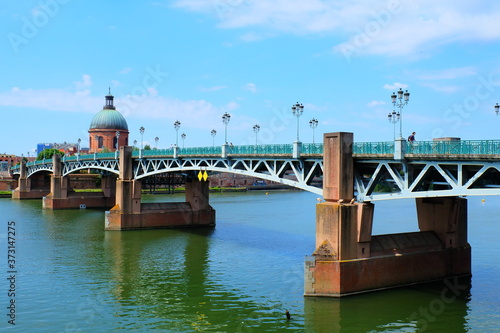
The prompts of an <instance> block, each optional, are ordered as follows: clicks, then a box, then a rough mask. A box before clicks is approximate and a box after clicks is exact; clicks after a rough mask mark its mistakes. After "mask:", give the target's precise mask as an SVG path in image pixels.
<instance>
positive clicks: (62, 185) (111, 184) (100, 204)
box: [42, 154, 115, 209]
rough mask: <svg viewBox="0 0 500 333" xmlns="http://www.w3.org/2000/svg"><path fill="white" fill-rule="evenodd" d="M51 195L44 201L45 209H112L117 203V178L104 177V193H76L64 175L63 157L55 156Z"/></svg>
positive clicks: (44, 198) (53, 158) (53, 159)
mask: <svg viewBox="0 0 500 333" xmlns="http://www.w3.org/2000/svg"><path fill="white" fill-rule="evenodd" d="M52 162H53V165H54V170H53V173H52V175H51V177H50V193H49V194H47V195H46V196H44V197H43V198H42V199H43V201H42V207H43V208H44V209H75V208H82V207H84V208H110V207H113V206H114V203H115V178H114V177H112V176H108V177H103V178H102V181H101V188H102V192H74V191H73V190H72V189H71V185H70V181H69V177H68V176H63V175H62V163H61V156H60V155H58V154H54V156H53V157H52Z"/></svg>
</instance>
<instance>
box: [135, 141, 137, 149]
mask: <svg viewBox="0 0 500 333" xmlns="http://www.w3.org/2000/svg"><path fill="white" fill-rule="evenodd" d="M135 146H137V140H134V148H135Z"/></svg>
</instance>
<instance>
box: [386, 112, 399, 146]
mask: <svg viewBox="0 0 500 333" xmlns="http://www.w3.org/2000/svg"><path fill="white" fill-rule="evenodd" d="M400 117H401V115H400V114H399V112H398V113H396V111H394V110H392V112H389V114H388V115H387V119H388V120H389V122H390V123H391V124H393V125H394V140H396V123H397V122H398V121H399V118H400Z"/></svg>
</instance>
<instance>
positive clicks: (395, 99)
mask: <svg viewBox="0 0 500 333" xmlns="http://www.w3.org/2000/svg"><path fill="white" fill-rule="evenodd" d="M403 98H404V99H403ZM391 100H392V104H393V105H394V106H395V107H398V108H399V137H400V138H402V137H403V107H404V106H405V105H408V102H409V101H410V93H409V92H408V90H405V91H404V92H403V89H401V88H399V90H398V94H397V96H396V93H394V92H393V93H392V95H391Z"/></svg>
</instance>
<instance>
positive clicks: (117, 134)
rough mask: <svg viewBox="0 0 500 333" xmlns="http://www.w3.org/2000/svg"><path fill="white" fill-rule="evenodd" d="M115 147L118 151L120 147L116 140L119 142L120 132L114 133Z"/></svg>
mask: <svg viewBox="0 0 500 333" xmlns="http://www.w3.org/2000/svg"><path fill="white" fill-rule="evenodd" d="M115 134H116V147H115V149H116V150H118V147H120V145H119V144H118V140H120V131H116V133H115Z"/></svg>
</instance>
